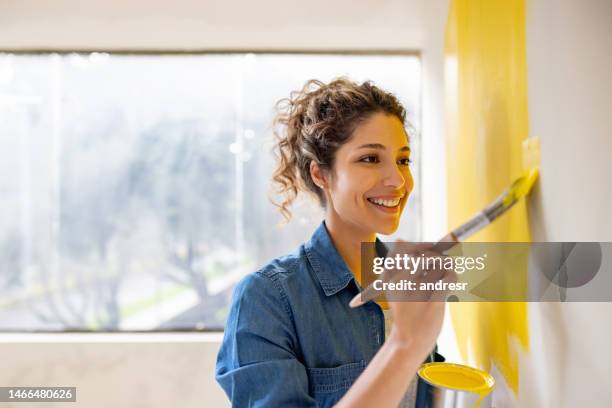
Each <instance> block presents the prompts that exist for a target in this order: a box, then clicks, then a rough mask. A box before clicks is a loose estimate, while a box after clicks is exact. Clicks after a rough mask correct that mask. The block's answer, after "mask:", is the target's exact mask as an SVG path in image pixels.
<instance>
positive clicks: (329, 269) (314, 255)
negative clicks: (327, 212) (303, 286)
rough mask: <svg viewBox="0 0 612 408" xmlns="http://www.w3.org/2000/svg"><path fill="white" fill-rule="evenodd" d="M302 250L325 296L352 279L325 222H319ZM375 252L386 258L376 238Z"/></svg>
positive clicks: (383, 247)
mask: <svg viewBox="0 0 612 408" xmlns="http://www.w3.org/2000/svg"><path fill="white" fill-rule="evenodd" d="M304 249H305V251H306V256H307V257H308V260H309V262H310V265H311V266H312V269H313V270H314V272H315V275H316V277H317V279H318V280H319V283H320V284H321V287H322V288H323V292H325V295H326V296H331V295H334V294H336V293H338V292H339V291H341V290H342V289H344V288H345V287H346V286H347V285H348V284H349V282H350V281H351V280H353V279H354V276H353V273H352V272H351V270H350V269H349V268H348V266H347V265H346V262H344V259H342V257H341V256H340V254H339V253H338V251H337V250H336V247H335V246H334V243H333V241H332V239H331V237H330V235H329V232H328V231H327V226H326V225H325V221H323V222H321V225H319V227H318V228H317V229H316V231H315V232H314V234H312V237H311V238H310V240H309V241H308V242H306V244H305V248H304ZM376 250H377V252H378V253H379V254H382V256H386V254H387V251H388V250H387V248H386V247H385V245H384V244H383V243H382V241H381V240H379V239H378V237H376ZM355 283H357V281H355Z"/></svg>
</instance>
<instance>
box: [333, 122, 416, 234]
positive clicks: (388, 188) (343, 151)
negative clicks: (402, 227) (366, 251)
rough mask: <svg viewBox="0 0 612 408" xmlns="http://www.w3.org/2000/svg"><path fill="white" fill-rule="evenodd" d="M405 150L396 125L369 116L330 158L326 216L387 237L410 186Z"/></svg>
mask: <svg viewBox="0 0 612 408" xmlns="http://www.w3.org/2000/svg"><path fill="white" fill-rule="evenodd" d="M409 163H410V148H409V146H408V140H407V135H406V132H405V130H404V127H403V126H402V123H401V122H400V120H399V119H398V118H397V117H396V116H394V115H386V114H384V113H375V114H373V115H372V116H371V117H370V118H368V119H367V120H366V121H365V122H363V123H361V124H360V125H359V126H358V127H357V128H356V129H355V130H354V132H353V136H352V137H351V138H350V140H349V141H348V142H347V143H345V144H344V145H342V146H341V147H340V148H339V149H338V151H337V152H336V159H335V164H334V168H333V172H332V176H331V178H330V179H328V186H329V187H328V188H327V189H326V190H327V198H328V210H329V211H333V212H335V214H333V215H334V216H335V217H339V218H340V219H341V220H342V221H343V222H345V223H348V224H351V225H352V226H355V227H358V228H359V229H361V230H364V231H366V232H377V233H380V234H384V235H389V234H392V233H393V232H395V230H397V227H398V226H399V221H400V216H401V214H402V211H403V210H404V207H405V206H406V202H407V200H408V196H409V195H410V192H411V191H412V188H413V186H414V181H413V179H412V173H411V172H410V167H409Z"/></svg>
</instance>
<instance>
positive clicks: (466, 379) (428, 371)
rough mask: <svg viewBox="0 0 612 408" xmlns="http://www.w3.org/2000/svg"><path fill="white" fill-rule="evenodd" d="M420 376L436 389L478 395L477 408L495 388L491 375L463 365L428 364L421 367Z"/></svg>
mask: <svg viewBox="0 0 612 408" xmlns="http://www.w3.org/2000/svg"><path fill="white" fill-rule="evenodd" d="M418 374H419V376H420V377H421V378H422V379H423V380H425V381H427V382H428V383H430V384H431V385H434V386H436V387H439V388H448V389H451V390H457V391H465V392H471V393H474V394H476V395H478V396H479V398H478V403H477V404H476V407H478V405H480V402H481V401H482V399H483V398H484V397H486V396H487V395H489V393H490V392H491V390H493V387H494V386H495V380H494V379H493V377H492V376H491V375H490V374H489V373H487V372H485V371H482V370H479V369H477V368H473V367H468V366H465V365H461V364H451V363H427V364H423V366H421V368H420V369H419V371H418Z"/></svg>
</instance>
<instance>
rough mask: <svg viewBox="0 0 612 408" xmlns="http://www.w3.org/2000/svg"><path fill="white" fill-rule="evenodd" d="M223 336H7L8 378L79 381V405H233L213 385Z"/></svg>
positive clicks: (3, 348) (0, 339) (0, 347)
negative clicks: (217, 356) (218, 351)
mask: <svg viewBox="0 0 612 408" xmlns="http://www.w3.org/2000/svg"><path fill="white" fill-rule="evenodd" d="M220 341H221V334H205V333H192V334H186V333H177V334H173V333H170V334H2V335H0V361H1V362H2V370H0V384H2V386H3V387H10V386H15V387H19V386H21V387H24V386H29V387H42V386H45V387H48V386H49V387H51V386H56V387H76V388H77V402H76V403H75V404H68V405H70V406H72V405H74V406H75V407H87V408H108V407H117V408H123V407H125V408H153V407H181V408H190V407H193V408H201V407H225V406H229V405H230V404H229V401H228V400H227V398H226V396H225V394H224V392H223V390H222V389H221V388H220V387H216V386H213V384H212V383H211V379H213V375H212V374H213V373H214V367H215V362H216V354H217V349H218V346H219V342H220ZM0 405H2V406H3V407H15V408H19V407H23V406H24V404H23V403H13V404H5V403H2V404H0ZM68 405H66V404H62V403H37V404H36V406H40V407H41V408H43V407H46V406H47V407H48V406H68Z"/></svg>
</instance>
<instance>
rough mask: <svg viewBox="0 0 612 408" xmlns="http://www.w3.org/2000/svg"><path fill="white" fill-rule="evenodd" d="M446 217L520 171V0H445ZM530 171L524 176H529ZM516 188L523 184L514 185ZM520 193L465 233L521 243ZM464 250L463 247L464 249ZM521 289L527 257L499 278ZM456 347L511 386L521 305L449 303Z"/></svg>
mask: <svg viewBox="0 0 612 408" xmlns="http://www.w3.org/2000/svg"><path fill="white" fill-rule="evenodd" d="M445 71H446V72H445V75H446V83H445V88H446V104H447V108H446V111H447V127H446V128H447V154H446V157H447V172H448V197H449V206H448V208H449V209H448V220H449V224H450V225H449V227H451V228H453V227H456V226H457V225H459V224H460V223H461V222H463V221H464V220H465V219H467V218H468V217H469V216H470V215H472V214H474V213H475V212H477V211H479V210H480V209H481V208H483V207H484V206H485V205H486V204H487V203H488V202H490V201H491V200H492V199H493V198H495V196H496V195H497V194H499V192H500V191H503V189H504V188H505V187H506V186H507V185H508V184H509V183H511V182H512V181H513V180H514V179H516V178H518V177H520V176H521V175H522V174H523V172H524V169H523V163H522V161H523V160H522V158H523V146H522V142H523V140H524V139H525V138H527V135H528V116H527V76H526V75H527V74H526V73H527V69H526V50H525V3H524V0H505V1H490V0H451V4H450V8H449V17H448V23H447V27H446V44H445ZM536 176H537V171H535V172H534V173H533V174H532V175H531V176H530V177H531V178H530V179H529V180H528V181H532V182H533V181H534V180H535V177H536ZM519 192H522V193H524V192H525V191H519ZM530 240H531V239H530V235H529V229H528V222H527V212H526V206H525V203H524V200H521V201H519V202H518V203H517V204H516V205H515V206H514V207H513V208H512V209H510V210H509V211H508V213H507V214H505V215H504V216H503V217H501V218H500V219H499V220H497V221H495V222H494V223H493V224H491V225H490V226H489V227H487V228H485V229H484V230H482V231H481V232H479V233H478V234H476V235H475V237H473V239H472V241H476V242H529V241H530ZM464 255H466V254H464ZM504 289H505V290H508V291H516V292H515V293H520V292H521V291H525V290H526V289H527V260H526V259H525V262H524V265H523V268H518V269H517V270H515V271H514V272H513V274H511V276H508V279H507V281H506V282H504ZM451 314H452V321H453V327H454V329H455V334H456V337H457V341H458V347H459V351H460V353H461V355H462V358H463V359H464V361H466V362H468V364H470V365H474V366H477V367H480V368H483V369H484V370H486V371H491V367H492V366H491V363H492V362H494V363H495V366H496V367H497V369H498V370H499V371H500V372H501V374H502V375H503V376H504V378H505V380H506V382H507V383H508V385H509V386H510V387H511V388H512V389H513V390H514V391H515V392H518V383H519V380H518V376H519V367H518V351H519V350H518V349H517V348H516V345H519V346H520V347H522V348H524V349H528V344H529V335H528V323H527V318H528V316H527V304H526V303H519V302H505V303H492V302H491V303H485V302H480V303H454V304H452V305H451Z"/></svg>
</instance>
